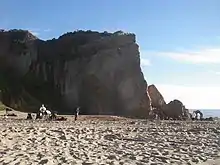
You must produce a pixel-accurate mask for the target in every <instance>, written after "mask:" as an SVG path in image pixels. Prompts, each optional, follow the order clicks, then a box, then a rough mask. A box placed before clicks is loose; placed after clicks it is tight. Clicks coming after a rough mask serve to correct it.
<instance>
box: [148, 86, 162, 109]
mask: <svg viewBox="0 0 220 165" xmlns="http://www.w3.org/2000/svg"><path fill="white" fill-rule="evenodd" d="M147 91H148V93H149V96H150V99H151V106H152V108H159V109H160V108H162V107H163V106H164V105H166V102H165V100H164V98H163V96H162V94H161V93H160V92H159V91H158V89H157V88H156V86H155V85H153V84H152V85H149V86H148V89H147Z"/></svg>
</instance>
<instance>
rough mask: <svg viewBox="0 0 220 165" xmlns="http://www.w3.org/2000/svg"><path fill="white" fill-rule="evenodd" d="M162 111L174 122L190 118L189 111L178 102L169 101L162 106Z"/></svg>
mask: <svg viewBox="0 0 220 165" xmlns="http://www.w3.org/2000/svg"><path fill="white" fill-rule="evenodd" d="M163 110H164V112H165V114H166V116H167V117H168V118H172V119H176V120H186V119H189V118H190V116H189V110H188V109H186V108H185V106H184V105H183V103H182V102H181V101H179V100H173V101H170V102H169V103H168V104H167V105H166V106H164V108H163Z"/></svg>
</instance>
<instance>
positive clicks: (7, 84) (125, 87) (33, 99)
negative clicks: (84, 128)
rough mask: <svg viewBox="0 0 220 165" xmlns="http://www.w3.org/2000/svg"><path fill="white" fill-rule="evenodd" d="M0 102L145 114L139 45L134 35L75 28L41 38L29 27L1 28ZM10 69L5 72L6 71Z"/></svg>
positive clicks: (32, 107) (29, 107)
mask: <svg viewBox="0 0 220 165" xmlns="http://www.w3.org/2000/svg"><path fill="white" fill-rule="evenodd" d="M0 71H1V77H0V80H1V83H0V87H1V90H2V93H3V98H2V100H3V102H4V103H5V104H6V105H8V106H10V107H13V108H16V109H18V110H21V111H36V110H37V109H38V108H39V106H40V104H41V103H42V102H43V103H44V104H46V105H47V106H48V107H50V108H52V109H55V110H57V111H59V112H72V111H73V109H74V108H75V107H76V106H81V107H82V110H81V113H85V114H115V115H128V116H138V117H143V116H147V114H148V112H149V110H150V101H149V97H148V96H147V94H146V92H145V89H146V88H147V83H146V82H145V80H144V77H143V74H142V71H141V68H140V57H139V48H138V45H137V44H136V41H135V35H134V34H125V33H123V32H116V33H107V32H104V33H98V32H92V31H77V32H73V33H66V34H64V35H62V36H61V37H59V38H58V39H52V40H48V41H42V40H40V39H38V38H37V37H35V36H33V35H32V34H31V33H30V32H28V31H23V30H10V31H1V32H0ZM9 73H10V74H9Z"/></svg>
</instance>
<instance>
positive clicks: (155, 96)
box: [147, 85, 190, 120]
mask: <svg viewBox="0 0 220 165" xmlns="http://www.w3.org/2000/svg"><path fill="white" fill-rule="evenodd" d="M147 92H148V93H149V96H150V101H151V106H152V108H153V109H152V112H151V113H150V115H151V116H153V118H155V117H156V116H158V118H160V119H179V120H186V119H190V113H189V110H188V109H186V108H185V106H184V105H183V103H182V102H181V101H179V100H173V101H170V102H169V103H168V104H166V102H165V100H164V98H163V96H162V94H161V93H160V92H159V90H158V89H157V88H156V86H155V85H149V86H148V88H147Z"/></svg>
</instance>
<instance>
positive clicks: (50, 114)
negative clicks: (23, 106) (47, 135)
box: [27, 104, 80, 121]
mask: <svg viewBox="0 0 220 165" xmlns="http://www.w3.org/2000/svg"><path fill="white" fill-rule="evenodd" d="M79 112H80V107H77V108H75V110H74V116H75V121H76V120H77V119H78V116H79ZM43 118H44V119H51V120H56V119H57V112H55V111H50V110H48V109H47V108H46V107H45V106H44V104H42V105H41V107H40V109H39V111H38V112H37V115H36V119H43ZM27 119H29V120H30V119H33V118H32V115H31V113H29V114H28V115H27Z"/></svg>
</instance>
